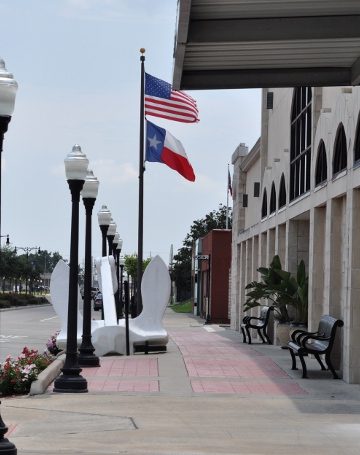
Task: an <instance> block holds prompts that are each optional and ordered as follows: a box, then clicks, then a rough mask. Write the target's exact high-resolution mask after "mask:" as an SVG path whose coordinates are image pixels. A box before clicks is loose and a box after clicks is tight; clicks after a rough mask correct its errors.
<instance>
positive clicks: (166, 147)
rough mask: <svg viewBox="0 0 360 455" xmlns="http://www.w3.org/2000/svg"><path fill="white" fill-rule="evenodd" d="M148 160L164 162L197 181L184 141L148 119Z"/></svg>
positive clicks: (189, 178) (191, 179) (187, 177)
mask: <svg viewBox="0 0 360 455" xmlns="http://www.w3.org/2000/svg"><path fill="white" fill-rule="evenodd" d="M146 161H152V162H158V163H164V164H166V165H167V166H169V167H171V169H174V171H177V172H178V173H179V174H181V175H182V176H183V177H185V178H186V179H187V180H190V181H191V182H194V181H195V174H194V171H193V168H192V166H191V164H190V163H189V160H188V158H187V156H186V153H185V150H184V147H183V145H182V143H181V142H180V141H179V140H177V139H176V138H175V137H174V136H173V135H171V134H170V133H169V131H166V130H165V129H164V128H160V127H159V126H157V125H154V123H151V122H149V121H148V120H147V121H146Z"/></svg>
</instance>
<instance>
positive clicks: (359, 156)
mask: <svg viewBox="0 0 360 455" xmlns="http://www.w3.org/2000/svg"><path fill="white" fill-rule="evenodd" d="M359 160H360V114H359V116H358V121H357V126H356V133H355V142H354V163H356V161H359Z"/></svg>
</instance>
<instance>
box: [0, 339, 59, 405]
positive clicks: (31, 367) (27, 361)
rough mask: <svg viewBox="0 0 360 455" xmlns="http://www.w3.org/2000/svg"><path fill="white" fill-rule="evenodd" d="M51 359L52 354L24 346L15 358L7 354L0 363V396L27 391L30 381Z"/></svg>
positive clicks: (35, 377) (34, 378)
mask: <svg viewBox="0 0 360 455" xmlns="http://www.w3.org/2000/svg"><path fill="white" fill-rule="evenodd" d="M53 360H54V357H53V356H52V355H50V354H47V353H46V352H44V353H43V354H39V353H38V351H37V350H34V349H29V348H27V347H26V346H25V347H24V349H23V350H22V353H21V354H20V355H19V357H18V358H17V359H13V358H12V357H11V356H10V355H8V356H7V357H6V359H5V362H3V363H2V364H1V365H0V396H6V395H16V394H26V393H29V391H30V387H31V383H32V382H33V381H35V380H36V379H37V377H38V375H39V373H41V371H43V370H45V368H46V367H47V366H48V365H50V363H51V362H52V361H53Z"/></svg>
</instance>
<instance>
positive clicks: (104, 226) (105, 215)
mask: <svg viewBox="0 0 360 455" xmlns="http://www.w3.org/2000/svg"><path fill="white" fill-rule="evenodd" d="M97 215H98V222H99V227H100V230H101V235H102V253H101V254H102V256H106V234H107V230H108V227H109V224H110V221H111V212H110V210H109V209H108V208H107V207H106V205H103V206H102V207H101V210H99V211H98V214H97Z"/></svg>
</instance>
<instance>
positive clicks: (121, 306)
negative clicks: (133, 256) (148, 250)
mask: <svg viewBox="0 0 360 455" xmlns="http://www.w3.org/2000/svg"><path fill="white" fill-rule="evenodd" d="M118 246H119V245H118ZM121 246H122V240H121ZM120 252H121V248H120V250H119V254H120ZM124 265H125V261H124V258H123V257H120V258H119V266H120V292H119V295H120V317H121V318H123V317H124V291H123V282H124Z"/></svg>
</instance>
